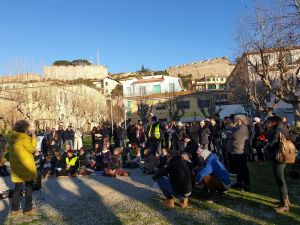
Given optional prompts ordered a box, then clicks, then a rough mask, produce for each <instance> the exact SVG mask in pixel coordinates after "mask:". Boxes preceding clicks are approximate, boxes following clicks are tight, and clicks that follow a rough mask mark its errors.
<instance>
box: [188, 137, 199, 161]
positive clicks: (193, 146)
mask: <svg viewBox="0 0 300 225" xmlns="http://www.w3.org/2000/svg"><path fill="white" fill-rule="evenodd" d="M184 141H185V143H186V147H185V149H184V152H186V153H188V154H189V155H190V156H191V157H192V158H191V161H192V163H193V166H197V165H198V163H199V160H198V157H197V149H198V147H199V146H198V143H196V142H195V141H194V140H193V138H192V136H191V135H189V134H188V135H185V137H184Z"/></svg>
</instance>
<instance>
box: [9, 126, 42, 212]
mask: <svg viewBox="0 0 300 225" xmlns="http://www.w3.org/2000/svg"><path fill="white" fill-rule="evenodd" d="M14 130H15V132H13V133H12V135H11V136H10V138H9V160H10V168H11V179H12V182H14V183H15V188H14V191H13V196H12V212H11V215H12V216H15V215H18V214H21V213H23V210H22V209H20V192H21V189H22V185H23V183H25V209H24V214H25V215H32V214H35V213H36V212H37V209H35V208H32V189H33V180H34V179H36V178H37V171H36V167H35V162H34V158H33V153H34V152H35V149H36V145H37V139H36V134H35V131H34V130H32V131H31V135H32V137H30V136H29V135H28V134H27V133H28V131H29V122H28V121H26V120H19V121H17V122H16V124H15V127H14Z"/></svg>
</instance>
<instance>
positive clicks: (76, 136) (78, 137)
mask: <svg viewBox="0 0 300 225" xmlns="http://www.w3.org/2000/svg"><path fill="white" fill-rule="evenodd" d="M81 137H82V133H81V132H80V129H79V128H77V130H76V132H75V134H74V151H76V153H79V151H80V149H81V147H82V139H81Z"/></svg>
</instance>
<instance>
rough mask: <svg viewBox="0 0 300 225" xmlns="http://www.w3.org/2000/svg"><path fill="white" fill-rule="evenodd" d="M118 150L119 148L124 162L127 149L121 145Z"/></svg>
mask: <svg viewBox="0 0 300 225" xmlns="http://www.w3.org/2000/svg"><path fill="white" fill-rule="evenodd" d="M120 150H121V155H122V158H123V162H126V160H127V151H126V148H124V146H121V147H120Z"/></svg>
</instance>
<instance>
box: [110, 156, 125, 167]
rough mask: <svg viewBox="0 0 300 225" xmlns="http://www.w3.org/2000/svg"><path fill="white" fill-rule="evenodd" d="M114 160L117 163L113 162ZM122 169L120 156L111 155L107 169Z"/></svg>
mask: <svg viewBox="0 0 300 225" xmlns="http://www.w3.org/2000/svg"><path fill="white" fill-rule="evenodd" d="M114 158H117V159H118V160H117V162H115V160H114ZM122 167H123V158H122V155H121V154H119V155H112V157H110V159H109V163H108V165H107V169H109V170H117V169H120V168H122Z"/></svg>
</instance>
